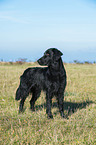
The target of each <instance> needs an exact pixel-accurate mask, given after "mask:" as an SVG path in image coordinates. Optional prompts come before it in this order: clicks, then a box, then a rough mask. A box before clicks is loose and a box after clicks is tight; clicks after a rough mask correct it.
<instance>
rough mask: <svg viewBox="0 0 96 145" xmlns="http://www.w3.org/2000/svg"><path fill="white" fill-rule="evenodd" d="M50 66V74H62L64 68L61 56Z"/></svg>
mask: <svg viewBox="0 0 96 145" xmlns="http://www.w3.org/2000/svg"><path fill="white" fill-rule="evenodd" d="M48 67H49V71H50V74H51V75H53V76H57V75H59V74H60V71H61V70H64V66H63V62H62V59H61V58H60V59H59V60H58V61H54V62H53V63H52V64H51V65H50V66H48Z"/></svg>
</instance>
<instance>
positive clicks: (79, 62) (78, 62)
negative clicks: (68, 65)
mask: <svg viewBox="0 0 96 145" xmlns="http://www.w3.org/2000/svg"><path fill="white" fill-rule="evenodd" d="M74 63H76V64H96V61H93V62H90V61H83V62H81V61H78V60H74Z"/></svg>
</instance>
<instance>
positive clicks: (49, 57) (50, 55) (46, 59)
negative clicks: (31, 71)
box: [37, 48, 63, 66]
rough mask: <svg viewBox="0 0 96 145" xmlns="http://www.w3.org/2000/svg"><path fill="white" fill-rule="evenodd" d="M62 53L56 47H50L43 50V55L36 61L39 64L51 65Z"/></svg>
mask: <svg viewBox="0 0 96 145" xmlns="http://www.w3.org/2000/svg"><path fill="white" fill-rule="evenodd" d="M62 55H63V53H62V52H61V51H59V50H58V49H56V48H50V49H48V50H46V51H45V53H44V56H43V57H41V58H40V59H39V60H38V61H37V62H38V63H39V64H40V65H48V66H49V65H51V64H52V63H54V62H57V61H58V60H59V59H60V58H61V56H62Z"/></svg>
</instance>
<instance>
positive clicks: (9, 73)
mask: <svg viewBox="0 0 96 145" xmlns="http://www.w3.org/2000/svg"><path fill="white" fill-rule="evenodd" d="M34 65H36V64H31V63H30V64H28V63H26V64H23V65H19V64H15V65H12V64H0V145H39V144H40V145H95V144H96V64H65V68H66V71H67V87H66V92H65V99H64V100H65V103H64V104H65V106H64V107H65V114H66V116H68V119H62V118H61V117H60V114H59V112H58V107H57V103H56V100H55V98H53V107H52V112H53V116H54V119H51V120H48V119H47V115H46V108H45V94H44V92H42V93H41V97H40V98H39V99H38V100H37V102H36V111H35V112H31V111H30V109H29V107H30V104H29V101H30V97H31V96H29V97H28V98H27V99H26V102H25V106H24V112H23V113H21V114H18V107H19V102H17V101H15V99H14V98H15V91H16V88H17V87H18V85H19V77H20V75H21V74H22V73H23V71H24V70H25V69H26V68H27V67H29V66H31V67H32V66H34Z"/></svg>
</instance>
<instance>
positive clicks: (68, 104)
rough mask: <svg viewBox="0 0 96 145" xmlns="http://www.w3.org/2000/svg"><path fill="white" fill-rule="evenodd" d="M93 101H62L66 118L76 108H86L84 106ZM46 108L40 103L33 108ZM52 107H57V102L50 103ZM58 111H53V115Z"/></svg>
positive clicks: (75, 110)
mask: <svg viewBox="0 0 96 145" xmlns="http://www.w3.org/2000/svg"><path fill="white" fill-rule="evenodd" d="M92 103H94V102H93V101H84V102H81V103H75V102H64V110H65V111H66V118H68V116H70V115H72V114H73V113H75V112H77V110H78V109H79V110H81V109H83V108H86V106H89V105H90V104H92ZM43 108H44V109H45V108H46V104H45V103H44V104H41V105H36V106H35V109H36V110H37V111H38V110H42V109H43ZM52 108H58V104H57V102H53V104H52ZM58 112H59V110H58V111H55V112H54V115H57V114H58Z"/></svg>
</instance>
